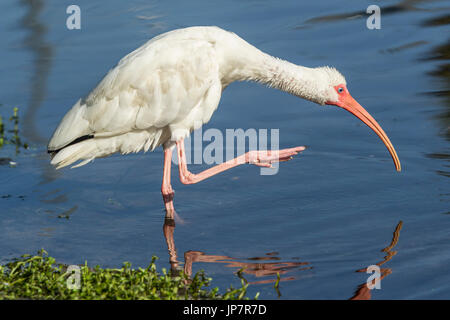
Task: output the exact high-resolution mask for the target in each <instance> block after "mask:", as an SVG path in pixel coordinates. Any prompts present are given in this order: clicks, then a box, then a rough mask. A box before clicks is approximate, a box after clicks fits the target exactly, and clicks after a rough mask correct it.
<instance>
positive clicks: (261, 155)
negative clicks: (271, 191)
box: [245, 146, 306, 168]
mask: <svg viewBox="0 0 450 320" xmlns="http://www.w3.org/2000/svg"><path fill="white" fill-rule="evenodd" d="M305 149H306V147H304V146H300V147H295V148H288V149H282V150H256V151H249V152H247V153H246V154H245V156H246V159H245V160H246V162H247V163H250V164H254V165H256V166H259V167H267V168H270V167H272V163H274V162H282V161H289V160H291V159H292V158H293V156H295V155H297V154H298V153H299V152H301V151H303V150H305Z"/></svg>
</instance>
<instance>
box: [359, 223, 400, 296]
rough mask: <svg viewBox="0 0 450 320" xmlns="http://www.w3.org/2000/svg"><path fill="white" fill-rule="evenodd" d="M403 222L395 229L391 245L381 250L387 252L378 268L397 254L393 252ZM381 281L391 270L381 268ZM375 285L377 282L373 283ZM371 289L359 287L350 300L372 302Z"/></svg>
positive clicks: (365, 270)
mask: <svg viewBox="0 0 450 320" xmlns="http://www.w3.org/2000/svg"><path fill="white" fill-rule="evenodd" d="M402 226H403V222H402V221H400V222H399V223H398V224H397V227H396V228H395V231H394V235H393V237H392V241H391V244H390V245H389V246H387V247H386V248H384V249H383V250H381V251H382V252H386V253H387V254H386V256H385V257H384V259H383V260H382V261H380V262H378V263H376V265H377V266H379V267H381V266H382V265H383V264H385V263H386V262H388V261H389V260H391V259H392V257H393V256H395V255H396V254H397V251H393V250H392V249H394V247H395V246H396V245H397V242H398V239H399V237H400V230H401V229H402ZM356 272H367V268H364V269H360V270H356ZM380 273H381V274H380V279H379V281H381V280H383V279H384V278H385V277H387V276H388V275H390V274H391V273H392V269H391V268H380ZM374 280H375V279H374ZM373 284H375V282H373ZM370 290H371V289H369V288H368V286H367V283H365V282H364V283H363V284H361V285H359V286H358V289H357V290H356V292H355V294H354V296H353V297H351V298H350V300H370V299H371V298H372V294H371V292H370Z"/></svg>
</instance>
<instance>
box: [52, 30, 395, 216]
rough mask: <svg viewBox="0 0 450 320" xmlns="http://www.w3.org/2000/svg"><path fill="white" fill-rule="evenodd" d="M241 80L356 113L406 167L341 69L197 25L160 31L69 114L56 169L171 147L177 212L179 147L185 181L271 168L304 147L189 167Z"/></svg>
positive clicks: (167, 155) (167, 157) (55, 144)
mask: <svg viewBox="0 0 450 320" xmlns="http://www.w3.org/2000/svg"><path fill="white" fill-rule="evenodd" d="M234 81H256V82H260V83H263V84H266V85H267V86H269V87H273V88H277V89H280V90H283V91H286V92H288V93H290V94H293V95H295V96H297V97H300V98H303V99H307V100H310V101H313V102H315V103H317V104H320V105H335V106H338V107H341V108H343V109H345V110H347V111H349V112H350V113H352V114H354V115H355V116H356V117H358V118H359V119H360V120H362V121H363V122H364V123H365V124H366V125H367V126H369V127H370V128H371V129H372V130H373V131H375V133H376V134H377V135H378V136H379V137H380V138H381V140H382V141H383V142H384V144H385V145H386V147H387V149H388V150H389V152H390V155H391V157H392V159H393V160H394V163H395V166H396V169H397V170H398V171H400V170H401V167H400V161H399V159H398V157H397V154H396V152H395V149H394V147H393V145H392V143H391V142H390V141H389V138H388V137H387V135H386V133H385V132H384V131H383V129H382V128H381V126H380V125H379V124H378V123H377V122H376V121H375V120H374V119H373V118H372V117H371V116H370V115H369V113H368V112H367V111H366V110H364V108H363V107H362V106H361V105H360V104H359V103H358V102H356V100H355V99H353V98H352V96H351V95H350V93H349V92H348V90H347V87H346V81H345V78H344V77H343V76H342V75H341V74H340V73H339V72H338V71H337V70H336V69H334V68H330V67H320V68H307V67H302V66H298V65H295V64H292V63H290V62H287V61H284V60H281V59H279V58H275V57H272V56H270V55H268V54H266V53H264V52H262V51H260V50H259V49H257V48H255V47H254V46H252V45H250V44H249V43H247V42H246V41H245V40H243V39H242V38H240V37H239V36H237V35H236V34H234V33H231V32H228V31H225V30H222V29H220V28H218V27H190V28H185V29H178V30H174V31H170V32H167V33H164V34H161V35H159V36H157V37H155V38H153V39H151V40H150V41H148V42H147V43H145V44H144V45H143V46H141V47H140V48H138V49H136V50H135V51H133V52H131V53H130V54H128V55H127V56H125V57H124V58H123V59H121V60H120V61H119V63H118V64H117V66H116V67H114V68H113V69H112V70H110V71H109V72H108V74H107V75H106V76H105V77H104V78H103V80H102V81H101V82H100V83H99V84H98V85H97V87H96V88H95V89H94V90H93V91H92V92H91V93H89V95H88V96H87V97H85V98H83V99H80V100H78V102H77V103H76V104H75V105H74V106H73V107H72V109H70V111H69V112H68V113H67V114H66V115H65V116H64V118H63V119H62V121H61V123H60V124H59V126H58V127H57V129H56V131H55V132H54V134H53V137H52V138H51V140H50V142H49V144H48V152H49V153H51V155H52V161H51V163H52V164H53V165H55V166H56V168H57V169H59V168H62V167H65V166H68V165H71V164H73V163H74V162H76V161H78V160H82V161H81V162H80V163H78V164H77V165H75V166H73V167H78V166H81V165H84V164H86V163H88V162H90V161H91V160H93V159H94V158H100V157H106V156H109V155H111V154H113V153H116V152H120V153H122V154H127V153H131V152H139V151H141V150H143V151H144V152H146V151H148V150H154V149H155V148H156V147H158V146H161V145H162V146H163V148H164V173H163V181H162V187H161V192H162V195H163V199H164V202H165V206H166V210H167V211H168V212H169V211H173V189H172V187H171V183H170V169H171V159H172V150H173V149H174V148H175V146H176V148H177V152H178V157H179V173H180V180H181V182H182V183H184V184H193V183H197V182H199V181H202V180H204V179H207V178H209V177H211V176H213V175H215V174H217V173H219V172H222V171H225V170H228V169H230V168H232V167H235V166H237V165H241V164H244V163H251V164H255V165H258V166H271V163H273V162H276V161H284V160H289V159H290V158H291V157H292V156H293V155H296V154H297V153H298V152H300V151H302V150H304V149H305V148H304V147H295V148H290V149H283V150H272V151H267V152H266V151H261V150H260V151H250V152H247V153H245V154H243V155H241V156H239V157H237V158H235V159H233V160H230V161H227V162H224V163H221V164H218V165H216V166H214V167H212V168H209V169H207V170H205V171H203V172H200V173H197V174H193V173H191V172H189V170H188V168H187V163H186V156H185V151H184V142H183V140H184V139H185V138H186V137H187V136H188V135H189V134H190V133H191V132H192V131H193V130H194V129H198V128H199V127H200V126H201V125H202V124H204V123H207V122H208V121H209V120H210V119H211V116H212V114H213V113H214V111H215V110H216V109H217V106H218V104H219V101H220V97H221V94H222V91H223V90H224V89H225V88H226V87H227V86H228V85H229V84H230V83H232V82H234Z"/></svg>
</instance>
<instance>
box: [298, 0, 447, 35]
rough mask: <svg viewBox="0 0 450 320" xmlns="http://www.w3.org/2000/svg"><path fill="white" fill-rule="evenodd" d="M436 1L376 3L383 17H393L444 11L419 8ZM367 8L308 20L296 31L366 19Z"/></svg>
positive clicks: (407, 0) (416, 0) (418, 0)
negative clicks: (386, 4) (404, 13)
mask: <svg viewBox="0 0 450 320" xmlns="http://www.w3.org/2000/svg"><path fill="white" fill-rule="evenodd" d="M432 1H435V0H403V1H400V2H399V3H397V4H394V5H390V6H381V5H379V4H378V3H374V4H377V5H379V6H380V9H381V13H382V15H383V16H384V15H392V14H398V13H403V12H407V11H436V10H442V9H441V8H440V9H424V8H420V7H417V5H419V4H421V3H429V2H432ZM365 9H366V8H363V10H357V11H352V12H347V13H340V14H331V15H325V16H320V17H315V18H311V19H308V20H306V21H304V22H303V23H301V24H300V25H298V26H296V27H295V28H294V29H304V28H306V27H307V26H308V25H312V24H316V23H330V22H336V21H342V20H353V19H366V18H367V13H366V10H365Z"/></svg>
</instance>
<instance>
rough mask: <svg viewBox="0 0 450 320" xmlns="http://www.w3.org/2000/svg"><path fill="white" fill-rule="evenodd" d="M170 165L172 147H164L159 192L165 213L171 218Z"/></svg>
mask: <svg viewBox="0 0 450 320" xmlns="http://www.w3.org/2000/svg"><path fill="white" fill-rule="evenodd" d="M171 166H172V149H170V148H169V149H166V150H164V174H163V181H162V185H161V193H162V196H163V200H164V205H165V206H166V213H167V215H168V218H172V219H173V212H174V210H175V209H174V207H173V195H174V192H173V189H172V185H171V184H170V169H171Z"/></svg>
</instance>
